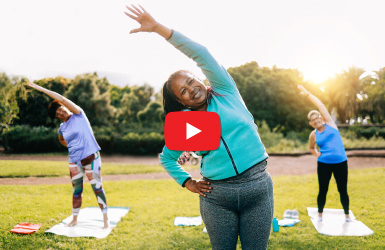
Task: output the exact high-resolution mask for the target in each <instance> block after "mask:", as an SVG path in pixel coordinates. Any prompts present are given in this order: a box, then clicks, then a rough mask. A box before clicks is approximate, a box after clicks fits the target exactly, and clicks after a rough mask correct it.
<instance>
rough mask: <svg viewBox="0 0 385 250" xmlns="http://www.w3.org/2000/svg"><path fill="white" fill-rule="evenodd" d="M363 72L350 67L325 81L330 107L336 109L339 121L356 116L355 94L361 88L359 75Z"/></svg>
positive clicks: (342, 121) (345, 120)
mask: <svg viewBox="0 0 385 250" xmlns="http://www.w3.org/2000/svg"><path fill="white" fill-rule="evenodd" d="M364 72H365V71H364V70H363V69H361V68H356V67H350V68H349V69H348V70H347V71H346V70H345V71H344V72H343V73H341V74H337V75H336V76H335V77H333V78H330V79H328V80H327V81H326V82H325V86H326V92H327V95H328V97H329V100H330V108H334V109H335V110H336V112H337V114H338V120H339V121H340V122H341V123H346V122H347V121H348V120H350V119H351V118H354V119H356V118H357V114H358V113H357V108H358V106H357V95H358V94H359V93H360V92H361V89H362V81H361V79H360V77H361V75H362V74H363V73H364Z"/></svg>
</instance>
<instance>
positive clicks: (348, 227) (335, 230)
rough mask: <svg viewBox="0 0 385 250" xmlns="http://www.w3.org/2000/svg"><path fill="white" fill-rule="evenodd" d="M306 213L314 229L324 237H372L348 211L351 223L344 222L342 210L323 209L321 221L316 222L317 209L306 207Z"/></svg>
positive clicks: (370, 231) (362, 224)
mask: <svg viewBox="0 0 385 250" xmlns="http://www.w3.org/2000/svg"><path fill="white" fill-rule="evenodd" d="M307 212H308V214H309V216H310V220H311V222H313V225H314V227H315V229H316V230H317V231H318V232H319V233H320V234H324V235H329V236H367V235H372V234H373V231H372V230H370V228H368V227H367V226H366V225H365V224H364V223H362V222H361V221H358V220H356V217H355V216H354V214H353V212H352V211H351V210H349V215H350V218H351V219H352V220H353V221H351V222H346V221H345V213H344V210H343V209H330V208H325V209H324V211H323V215H322V221H320V222H318V221H317V218H318V209H317V208H314V207H308V208H307Z"/></svg>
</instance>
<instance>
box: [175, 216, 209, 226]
mask: <svg viewBox="0 0 385 250" xmlns="http://www.w3.org/2000/svg"><path fill="white" fill-rule="evenodd" d="M199 225H202V217H200V216H197V217H175V220H174V226H199Z"/></svg>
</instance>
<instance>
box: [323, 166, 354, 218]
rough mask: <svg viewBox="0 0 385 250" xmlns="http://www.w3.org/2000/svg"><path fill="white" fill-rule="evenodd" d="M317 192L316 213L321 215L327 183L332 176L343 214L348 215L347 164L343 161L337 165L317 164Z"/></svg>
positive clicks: (327, 187)
mask: <svg viewBox="0 0 385 250" xmlns="http://www.w3.org/2000/svg"><path fill="white" fill-rule="evenodd" d="M317 173H318V184H319V192H318V197H317V203H318V213H322V212H323V210H324V207H325V203H326V194H327V193H328V189H329V181H330V178H331V177H332V173H333V174H334V179H335V180H336V183H337V188H338V192H339V193H340V199H341V203H342V207H343V208H344V212H345V214H349V196H348V187H347V186H348V162H347V161H344V162H341V163H337V164H327V163H322V162H318V165H317Z"/></svg>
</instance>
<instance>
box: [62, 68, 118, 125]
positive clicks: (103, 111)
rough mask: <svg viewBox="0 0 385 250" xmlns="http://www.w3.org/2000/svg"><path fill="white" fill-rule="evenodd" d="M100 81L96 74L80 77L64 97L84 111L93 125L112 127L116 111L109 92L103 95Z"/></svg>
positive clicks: (76, 78) (77, 77) (74, 81)
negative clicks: (99, 85) (99, 84)
mask: <svg viewBox="0 0 385 250" xmlns="http://www.w3.org/2000/svg"><path fill="white" fill-rule="evenodd" d="M99 80H100V79H98V76H97V75H96V74H83V75H78V76H76V77H75V79H74V80H73V82H72V84H71V86H70V87H69V89H68V90H67V91H66V92H65V94H64V95H65V96H66V97H67V98H68V99H70V100H71V101H73V102H74V103H76V104H77V105H79V106H80V107H81V108H82V109H83V110H84V112H85V113H86V114H87V117H88V120H89V121H90V123H91V124H92V125H95V126H103V125H111V124H112V123H113V119H114V115H115V112H116V110H115V108H114V107H113V106H111V102H110V94H109V92H108V91H107V92H104V93H103V94H101V91H100V89H99V87H98V84H97V82H98V81H99ZM103 81H104V80H103Z"/></svg>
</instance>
